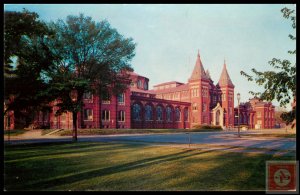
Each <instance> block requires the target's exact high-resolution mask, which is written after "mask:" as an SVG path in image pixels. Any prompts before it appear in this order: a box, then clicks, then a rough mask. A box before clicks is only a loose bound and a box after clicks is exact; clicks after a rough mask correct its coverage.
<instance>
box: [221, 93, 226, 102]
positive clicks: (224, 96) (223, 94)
mask: <svg viewBox="0 0 300 195" xmlns="http://www.w3.org/2000/svg"><path fill="white" fill-rule="evenodd" d="M222 101H226V94H225V93H222Z"/></svg>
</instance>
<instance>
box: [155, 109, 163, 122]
mask: <svg viewBox="0 0 300 195" xmlns="http://www.w3.org/2000/svg"><path fill="white" fill-rule="evenodd" d="M156 120H158V121H162V120H163V112H162V107H161V106H157V107H156Z"/></svg>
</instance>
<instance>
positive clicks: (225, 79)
mask: <svg viewBox="0 0 300 195" xmlns="http://www.w3.org/2000/svg"><path fill="white" fill-rule="evenodd" d="M218 84H219V86H230V87H234V85H233V83H232V81H231V79H230V77H229V74H228V72H227V68H226V61H225V59H224V65H223V70H222V73H221V76H220V80H219V83H218Z"/></svg>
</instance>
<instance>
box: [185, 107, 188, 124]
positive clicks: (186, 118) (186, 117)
mask: <svg viewBox="0 0 300 195" xmlns="http://www.w3.org/2000/svg"><path fill="white" fill-rule="evenodd" d="M188 120H189V109H188V108H185V109H184V121H188Z"/></svg>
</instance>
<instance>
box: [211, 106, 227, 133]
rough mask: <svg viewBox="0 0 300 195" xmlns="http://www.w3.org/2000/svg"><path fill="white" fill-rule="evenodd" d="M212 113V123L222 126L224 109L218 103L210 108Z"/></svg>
mask: <svg viewBox="0 0 300 195" xmlns="http://www.w3.org/2000/svg"><path fill="white" fill-rule="evenodd" d="M212 113H213V120H212V124H213V125H219V126H221V127H222V128H223V127H224V109H223V108H222V107H221V105H220V103H218V104H217V106H216V107H215V108H214V109H212Z"/></svg>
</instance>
